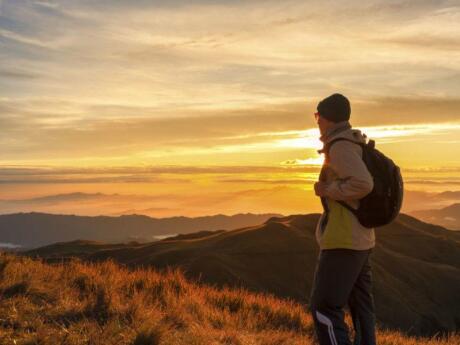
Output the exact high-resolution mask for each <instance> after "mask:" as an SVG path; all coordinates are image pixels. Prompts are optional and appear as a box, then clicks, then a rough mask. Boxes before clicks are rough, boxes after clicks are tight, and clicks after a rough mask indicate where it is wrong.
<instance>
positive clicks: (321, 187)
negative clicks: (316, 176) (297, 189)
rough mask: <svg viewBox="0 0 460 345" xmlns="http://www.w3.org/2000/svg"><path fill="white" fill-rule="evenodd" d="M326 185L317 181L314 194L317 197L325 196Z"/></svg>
mask: <svg viewBox="0 0 460 345" xmlns="http://www.w3.org/2000/svg"><path fill="white" fill-rule="evenodd" d="M327 185H328V184H327V183H326V182H324V181H319V182H316V183H315V194H316V195H317V196H326V194H325V193H326V187H327Z"/></svg>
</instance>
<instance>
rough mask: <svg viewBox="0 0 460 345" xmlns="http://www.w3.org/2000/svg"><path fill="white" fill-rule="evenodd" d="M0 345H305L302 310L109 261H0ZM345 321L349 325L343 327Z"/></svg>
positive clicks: (397, 339)
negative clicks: (48, 262) (52, 262)
mask: <svg viewBox="0 0 460 345" xmlns="http://www.w3.org/2000/svg"><path fill="white" fill-rule="evenodd" d="M0 296H1V303H0V344H2V345H3V344H5V345H7V344H19V345H33V344H40V345H55V344H72V345H74V344H75V345H76V344H92V345H102V344H104V345H105V344H133V345H155V344H164V345H194V344H196V345H207V344H209V345H211V344H216V345H217V344H227V345H233V344H235V345H238V344H241V345H245V344H247V345H249V344H251V345H253V344H254V345H256V344H263V345H282V344H286V345H301V344H302V345H303V344H305V345H307V344H314V343H315V342H314V336H313V327H312V320H311V318H310V316H309V314H308V311H307V309H306V306H305V305H302V304H299V303H295V302H293V301H292V300H290V299H277V298H275V297H274V296H273V295H270V294H262V293H255V292H248V291H247V290H245V289H241V288H239V289H235V288H233V289H231V288H227V287H224V288H220V289H217V288H215V287H212V286H209V285H204V284H201V283H199V282H193V281H190V280H187V279H186V278H185V277H184V275H183V272H182V271H181V270H180V269H178V268H175V269H169V270H166V271H164V272H160V271H156V270H155V269H153V268H147V269H146V268H136V269H131V270H128V269H127V268H126V267H124V266H119V265H118V264H116V263H114V262H113V261H111V260H109V261H104V262H98V263H84V262H81V261H80V260H78V259H74V260H71V261H70V262H67V263H59V264H45V263H43V262H42V261H41V260H33V259H30V258H28V257H23V256H15V255H13V254H6V253H1V254H0ZM347 321H348V322H349V321H350V320H349V318H348V320H347ZM378 342H379V344H380V345H412V344H414V345H415V344H417V345H434V344H440V345H457V344H460V336H459V335H453V334H452V335H451V336H450V337H448V338H443V339H435V338H414V337H406V336H404V335H403V334H401V333H398V332H393V331H385V330H381V329H379V331H378Z"/></svg>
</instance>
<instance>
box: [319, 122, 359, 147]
mask: <svg viewBox="0 0 460 345" xmlns="http://www.w3.org/2000/svg"><path fill="white" fill-rule="evenodd" d="M347 129H351V125H350V122H348V121H340V122H337V123H335V124H333V125H332V126H331V127H329V128H328V130H327V131H326V133H324V134H323V135H321V136H320V137H319V140H321V141H322V142H323V143H327V142H328V141H329V140H330V139H331V138H332V137H334V136H335V135H336V134H338V133H340V132H343V131H346V130H347Z"/></svg>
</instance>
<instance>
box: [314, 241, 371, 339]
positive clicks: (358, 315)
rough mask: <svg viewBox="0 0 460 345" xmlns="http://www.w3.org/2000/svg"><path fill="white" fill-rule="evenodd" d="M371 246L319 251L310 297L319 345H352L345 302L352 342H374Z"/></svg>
mask: <svg viewBox="0 0 460 345" xmlns="http://www.w3.org/2000/svg"><path fill="white" fill-rule="evenodd" d="M371 252H372V249H369V250H352V249H326V250H322V251H321V252H320V254H319V258H318V262H317V264H316V271H315V277H314V281H313V288H312V292H311V298H310V310H311V313H312V316H313V321H314V325H315V330H316V335H317V337H318V340H319V343H320V344H321V345H351V344H352V342H351V341H350V338H349V332H348V327H347V325H346V323H345V321H344V310H343V308H344V307H345V305H346V304H347V303H348V307H349V309H350V313H351V317H352V320H353V326H354V328H355V333H356V337H355V340H354V343H353V344H355V345H358V344H360V345H375V343H376V342H375V315H374V299H373V296H372V273H371V267H370V265H369V256H370V254H371Z"/></svg>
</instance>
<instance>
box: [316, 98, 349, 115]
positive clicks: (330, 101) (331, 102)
mask: <svg viewBox="0 0 460 345" xmlns="http://www.w3.org/2000/svg"><path fill="white" fill-rule="evenodd" d="M316 109H317V110H318V113H319V115H320V116H322V117H324V118H325V119H328V120H329V121H332V122H340V121H348V120H349V119H350V112H351V108H350V102H349V101H348V99H347V98H346V97H345V96H344V95H341V94H340V93H334V94H332V95H330V96H329V97H326V98H325V99H323V100H322V101H321V102H319V103H318V106H317V107H316Z"/></svg>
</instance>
